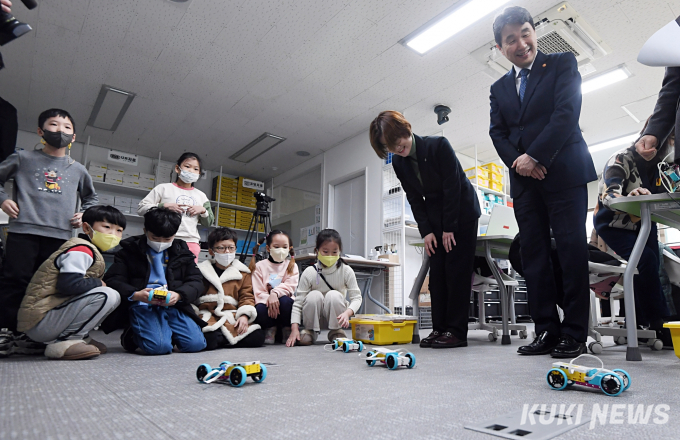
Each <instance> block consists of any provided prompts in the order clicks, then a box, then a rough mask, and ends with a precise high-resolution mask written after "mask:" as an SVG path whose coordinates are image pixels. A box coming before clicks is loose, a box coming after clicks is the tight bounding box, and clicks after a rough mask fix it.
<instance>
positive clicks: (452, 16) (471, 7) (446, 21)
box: [402, 0, 509, 55]
mask: <svg viewBox="0 0 680 440" xmlns="http://www.w3.org/2000/svg"><path fill="white" fill-rule="evenodd" d="M508 1H509V0H470V1H469V2H467V3H466V4H464V5H463V6H461V7H456V8H455V10H453V11H452V12H450V13H448V14H446V15H445V16H444V17H442V18H441V19H438V20H436V21H435V22H434V23H433V24H431V25H426V27H425V28H424V29H418V30H417V31H416V32H415V33H414V34H412V35H409V36H408V37H406V38H405V39H404V40H403V41H402V42H403V43H404V44H406V45H407V46H408V47H410V48H411V49H413V50H415V51H416V52H418V53H419V54H421V55H422V54H424V53H425V52H427V51H428V50H430V49H432V48H433V47H435V46H437V45H438V44H440V43H442V42H443V41H446V40H447V39H449V38H451V37H452V36H453V35H455V34H457V33H458V32H460V31H462V30H463V29H465V28H466V27H468V26H470V25H471V24H472V23H474V22H476V21H477V20H479V19H480V18H482V17H484V16H485V15H487V14H489V13H490V12H492V11H494V10H496V9H498V8H499V7H500V6H502V5H504V4H505V3H507V2H508Z"/></svg>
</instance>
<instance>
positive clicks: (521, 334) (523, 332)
mask: <svg viewBox="0 0 680 440" xmlns="http://www.w3.org/2000/svg"><path fill="white" fill-rule="evenodd" d="M527 336H529V335H528V334H527V331H526V330H520V331H519V338H520V339H526V338H527Z"/></svg>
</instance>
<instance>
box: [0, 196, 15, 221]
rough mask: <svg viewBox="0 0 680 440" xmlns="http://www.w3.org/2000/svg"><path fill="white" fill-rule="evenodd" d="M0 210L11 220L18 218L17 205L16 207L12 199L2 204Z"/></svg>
mask: <svg viewBox="0 0 680 440" xmlns="http://www.w3.org/2000/svg"><path fill="white" fill-rule="evenodd" d="M0 209H2V210H3V212H4V213H5V214H7V215H8V216H10V217H12V218H18V217H19V205H17V202H15V201H14V200H12V199H7V200H5V201H4V202H2V205H1V206H0Z"/></svg>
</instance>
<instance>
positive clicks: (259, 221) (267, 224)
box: [239, 192, 276, 263]
mask: <svg viewBox="0 0 680 440" xmlns="http://www.w3.org/2000/svg"><path fill="white" fill-rule="evenodd" d="M254 196H255V200H256V201H257V204H256V208H255V212H253V218H252V219H251V220H250V227H249V228H248V233H247V234H246V242H245V244H244V245H243V248H242V249H241V254H240V255H239V260H240V261H241V263H245V262H246V258H248V255H250V252H251V243H252V244H254V243H257V244H258V247H259V246H260V245H261V244H262V243H261V242H260V241H259V238H260V237H259V236H260V230H259V227H260V225H262V227H263V229H264V234H263V237H266V236H267V234H269V232H271V230H272V221H271V213H270V212H269V203H271V202H273V201H275V200H276V199H274V198H272V197H269V196H267V195H265V194H264V193H261V192H256V193H255V194H254ZM257 257H259V258H258V260H261V259H262V257H261V256H260V255H254V256H253V258H257Z"/></svg>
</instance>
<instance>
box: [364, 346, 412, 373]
mask: <svg viewBox="0 0 680 440" xmlns="http://www.w3.org/2000/svg"><path fill="white" fill-rule="evenodd" d="M402 350H403V349H401V348H398V349H396V350H395V349H393V348H385V347H376V348H374V349H372V350H371V351H369V352H368V353H366V358H365V360H366V363H367V364H368V366H369V367H372V366H374V365H375V363H376V362H382V363H383V364H385V365H386V366H387V368H389V369H390V370H396V369H397V367H400V366H403V367H407V368H413V367H415V366H416V356H415V355H414V354H413V353H402V352H401V351H402Z"/></svg>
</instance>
